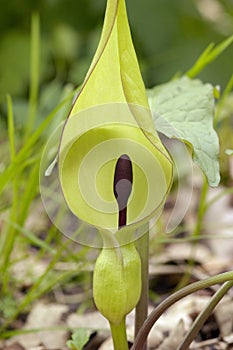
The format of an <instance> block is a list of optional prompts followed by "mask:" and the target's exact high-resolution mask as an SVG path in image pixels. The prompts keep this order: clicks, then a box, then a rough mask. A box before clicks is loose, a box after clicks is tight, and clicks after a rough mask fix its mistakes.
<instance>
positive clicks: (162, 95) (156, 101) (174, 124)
mask: <svg viewBox="0 0 233 350" xmlns="http://www.w3.org/2000/svg"><path fill="white" fill-rule="evenodd" d="M213 89H214V88H213V86H212V85H210V84H203V83H202V82H201V81H200V80H191V79H189V78H187V77H182V78H180V79H177V80H174V81H171V82H169V83H166V84H163V85H160V86H156V87H155V88H154V89H151V90H148V97H149V104H150V108H151V111H152V114H153V118H154V122H155V125H156V129H157V130H158V131H160V132H162V133H163V134H165V135H166V136H168V137H174V138H178V139H181V140H182V141H184V142H186V143H188V144H190V145H191V146H192V148H193V160H194V162H195V163H196V164H197V165H198V166H199V167H200V168H201V169H202V171H203V172H204V174H205V175H206V176H207V179H208V182H209V185H210V186H217V185H218V184H219V181H220V175H219V161H218V156H219V140H218V136H217V133H216V132H215V130H214V128H213V118H214V94H213Z"/></svg>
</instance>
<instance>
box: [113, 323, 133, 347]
mask: <svg viewBox="0 0 233 350" xmlns="http://www.w3.org/2000/svg"><path fill="white" fill-rule="evenodd" d="M110 327H111V333H112V339H113V345H114V350H129V346H128V341H127V335H126V326H125V318H124V319H123V320H122V321H121V323H120V324H119V325H117V326H116V325H113V324H111V323H110Z"/></svg>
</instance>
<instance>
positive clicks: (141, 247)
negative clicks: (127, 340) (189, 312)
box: [135, 232, 149, 350]
mask: <svg viewBox="0 0 233 350" xmlns="http://www.w3.org/2000/svg"><path fill="white" fill-rule="evenodd" d="M137 250H138V252H139V255H140V258H141V271H142V291H141V297H140V300H139V302H138V304H137V306H136V314H135V337H136V336H137V334H138V332H139V330H140V328H141V326H142V325H143V323H144V321H145V320H146V318H147V314H148V291H149V278H148V275H149V272H148V270H149V232H147V233H146V234H144V235H143V236H142V237H140V238H139V240H138V241H137ZM146 348H147V345H146V344H145V345H144V347H143V348H142V349H141V350H146Z"/></svg>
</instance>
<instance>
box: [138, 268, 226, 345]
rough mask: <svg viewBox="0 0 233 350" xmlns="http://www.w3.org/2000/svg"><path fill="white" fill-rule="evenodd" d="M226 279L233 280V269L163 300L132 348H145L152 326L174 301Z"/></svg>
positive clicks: (145, 324)
mask: <svg viewBox="0 0 233 350" xmlns="http://www.w3.org/2000/svg"><path fill="white" fill-rule="evenodd" d="M226 281H231V282H232V281H233V271H231V272H225V273H222V274H219V275H217V276H214V277H210V278H207V279H204V280H203V281H198V282H195V283H193V284H191V285H189V286H186V287H184V288H183V289H181V290H178V291H177V292H175V293H174V294H172V295H171V296H170V297H168V298H167V299H165V300H164V301H162V302H161V303H160V304H159V305H158V306H157V307H156V308H155V309H154V310H153V311H152V312H151V314H150V315H149V316H148V318H147V320H146V321H145V322H144V324H143V326H142V327H141V329H140V331H139V333H138V335H137V337H136V339H135V342H134V345H133V347H132V348H131V350H141V349H143V345H144V344H145V341H146V339H147V337H148V334H149V332H150V330H151V328H152V327H153V326H154V324H155V322H156V321H157V320H158V318H159V317H160V316H161V315H162V314H163V313H164V312H165V311H166V310H167V309H168V308H169V307H170V306H171V305H173V304H174V303H176V302H177V301H178V300H180V299H182V298H184V297H186V296H187V295H189V294H192V293H195V292H197V291H198V290H200V289H205V288H209V287H210V286H213V285H215V284H220V283H223V282H226Z"/></svg>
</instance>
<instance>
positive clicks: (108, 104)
mask: <svg viewBox="0 0 233 350" xmlns="http://www.w3.org/2000/svg"><path fill="white" fill-rule="evenodd" d="M84 115H85V117H84ZM135 143H136V144H137V149H138V153H137V152H136V151H134V152H133V154H132V148H133V145H135ZM110 144H111V145H110ZM126 144H127V145H128V146H127V147H128V149H127V147H126ZM101 145H102V146H103V148H104V149H103V148H102V150H101ZM117 150H118V152H116V151H117ZM140 151H142V152H140ZM128 152H129V154H128ZM143 152H144V155H142V153H143ZM122 154H128V155H129V156H130V158H132V162H133V167H134V170H133V171H134V173H135V174H134V183H135V185H134V186H133V193H132V196H131V198H130V200H129V211H128V213H129V217H128V223H129V224H135V225H136V224H138V225H141V224H142V223H144V222H145V221H148V220H149V219H150V218H151V217H153V216H155V215H156V214H157V213H158V212H159V211H160V210H161V207H162V206H163V204H164V201H165V199H166V196H167V193H168V192H169V189H170V187H171V183H172V175H173V164H172V161H171V158H170V156H169V154H168V153H167V151H166V149H165V148H164V146H163V145H162V143H161V141H160V139H159V137H158V135H157V132H156V130H155V127H154V123H153V120H152V116H151V113H150V110H149V105H148V100H147V95H146V91H145V87H144V84H143V81H142V77H141V74H140V70H139V66H138V62H137V57H136V54H135V51H134V47H133V44H132V39H131V34H130V29H129V25H128V19H127V14H126V8H125V1H124V0H118V1H116V0H109V1H108V2H107V10H106V16H105V22H104V27H103V32H102V36H101V40H100V43H99V46H98V48H97V51H96V54H95V56H94V59H93V62H92V64H91V67H90V69H89V71H88V73H87V76H86V79H85V81H84V83H83V86H82V89H81V91H80V94H79V96H78V98H77V100H76V101H75V103H74V106H73V108H72V110H71V113H70V116H69V118H68V120H67V122H66V125H65V127H64V131H63V135H62V138H61V143H60V150H59V176H60V181H61V187H62V192H63V195H64V197H65V200H66V203H67V205H68V206H69V208H70V209H71V210H72V212H73V213H74V214H75V215H76V216H77V217H79V218H80V219H81V220H83V221H86V222H88V223H89V224H91V225H93V226H97V227H100V228H103V229H110V230H112V231H116V230H117V229H118V227H117V222H118V220H117V215H118V210H117V203H116V201H115V198H114V193H113V189H112V183H113V182H112V181H113V178H114V169H115V163H116V160H117V159H118V158H119V157H120V156H121V155H122ZM101 155H102V156H101ZM101 157H102V158H101ZM143 158H144V159H146V158H147V159H148V160H147V164H142V165H141V160H142V159H143ZM149 161H150V166H151V170H150V171H149V170H148V171H146V169H145V168H144V166H145V167H146V168H147V169H149V166H148V163H149ZM84 170H85V171H84ZM92 175H93V176H92ZM151 179H152V180H151ZM153 179H154V180H153ZM155 182H157V191H154V188H155ZM140 187H141V188H140ZM152 188H153V192H152ZM148 195H150V196H152V195H153V197H154V203H152V198H149V199H148V198H147V197H146V196H148ZM138 198H141V199H142V200H141V201H140V200H139V201H138Z"/></svg>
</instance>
